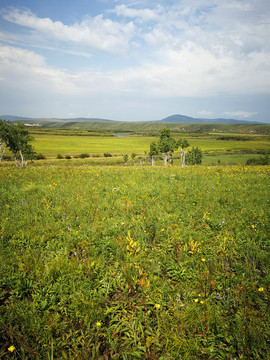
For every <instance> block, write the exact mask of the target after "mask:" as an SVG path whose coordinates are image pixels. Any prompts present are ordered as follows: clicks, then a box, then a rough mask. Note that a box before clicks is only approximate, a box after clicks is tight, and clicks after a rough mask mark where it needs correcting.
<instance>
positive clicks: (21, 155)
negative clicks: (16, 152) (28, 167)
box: [20, 150, 23, 166]
mask: <svg viewBox="0 0 270 360" xmlns="http://www.w3.org/2000/svg"><path fill="white" fill-rule="evenodd" d="M20 157H21V166H23V154H22V150H20Z"/></svg>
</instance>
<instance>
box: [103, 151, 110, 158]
mask: <svg viewBox="0 0 270 360" xmlns="http://www.w3.org/2000/svg"><path fill="white" fill-rule="evenodd" d="M104 157H112V154H110V153H108V152H105V153H104Z"/></svg>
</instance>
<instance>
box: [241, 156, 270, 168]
mask: <svg viewBox="0 0 270 360" xmlns="http://www.w3.org/2000/svg"><path fill="white" fill-rule="evenodd" d="M269 164H270V157H269V155H268V154H267V155H265V156H260V157H259V158H251V159H248V160H247V162H246V165H269Z"/></svg>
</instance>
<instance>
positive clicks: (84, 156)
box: [79, 153, 90, 159]
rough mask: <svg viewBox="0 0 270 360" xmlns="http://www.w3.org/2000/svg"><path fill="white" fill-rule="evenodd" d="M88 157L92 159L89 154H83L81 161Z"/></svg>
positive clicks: (80, 156)
mask: <svg viewBox="0 0 270 360" xmlns="http://www.w3.org/2000/svg"><path fill="white" fill-rule="evenodd" d="M88 157H90V155H89V154H87V153H82V154H80V155H79V158H80V159H85V158H88Z"/></svg>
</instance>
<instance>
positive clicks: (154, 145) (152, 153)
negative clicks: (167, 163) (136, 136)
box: [149, 141, 159, 157]
mask: <svg viewBox="0 0 270 360" xmlns="http://www.w3.org/2000/svg"><path fill="white" fill-rule="evenodd" d="M158 153H159V150H158V144H157V143H156V142H155V141H153V142H151V144H150V151H149V155H150V156H151V157H152V156H155V155H158Z"/></svg>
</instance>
